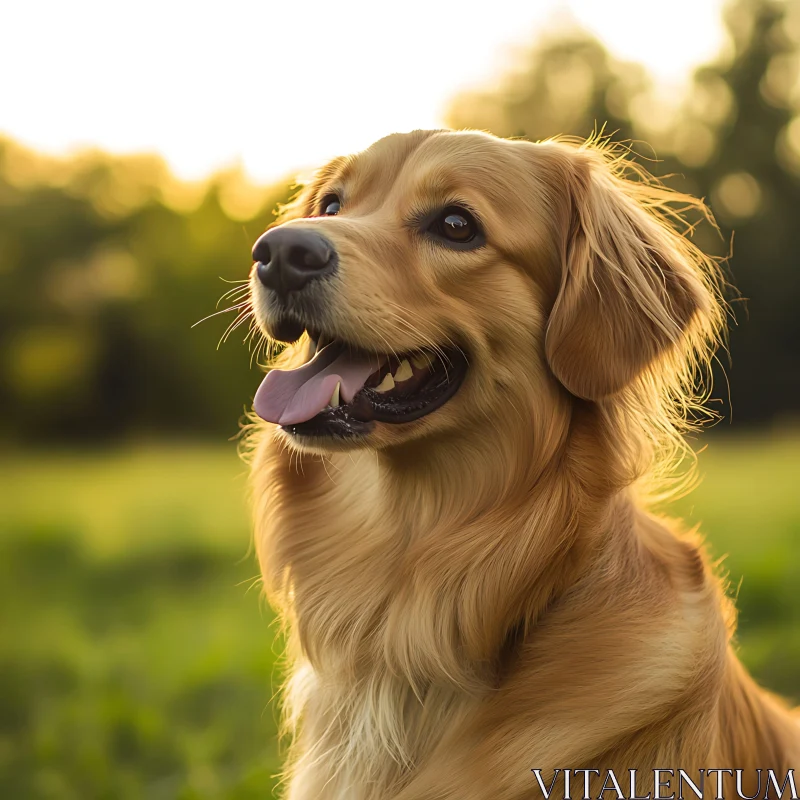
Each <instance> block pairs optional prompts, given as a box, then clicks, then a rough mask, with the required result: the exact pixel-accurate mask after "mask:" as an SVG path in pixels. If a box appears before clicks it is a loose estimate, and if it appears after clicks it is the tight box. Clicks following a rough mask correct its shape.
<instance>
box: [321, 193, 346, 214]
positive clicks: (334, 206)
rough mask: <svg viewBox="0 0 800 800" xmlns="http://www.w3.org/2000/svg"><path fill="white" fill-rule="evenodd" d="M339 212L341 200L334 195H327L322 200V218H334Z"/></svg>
mask: <svg viewBox="0 0 800 800" xmlns="http://www.w3.org/2000/svg"><path fill="white" fill-rule="evenodd" d="M341 210H342V203H341V200H339V198H338V197H337V196H336V195H335V194H327V195H325V197H323V198H322V202H321V203H320V212H321V215H322V216H323V217H335V216H336V215H337V214H338V213H339V212H340V211H341Z"/></svg>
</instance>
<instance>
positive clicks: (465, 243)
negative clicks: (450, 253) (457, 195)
mask: <svg viewBox="0 0 800 800" xmlns="http://www.w3.org/2000/svg"><path fill="white" fill-rule="evenodd" d="M427 231H428V233H429V234H431V235H433V236H434V237H435V238H437V239H439V240H440V241H444V243H446V244H447V245H448V246H449V247H455V248H456V249H459V250H461V249H472V248H474V247H479V246H480V245H481V244H483V241H484V238H483V234H482V232H481V229H480V226H479V225H478V222H477V220H476V219H475V217H473V216H472V214H471V213H470V212H469V211H467V209H466V208H462V207H461V206H448V207H447V208H445V209H443V210H442V211H440V212H439V214H437V215H436V217H435V218H434V219H433V221H432V222H431V223H430V224H429V225H428V227H427Z"/></svg>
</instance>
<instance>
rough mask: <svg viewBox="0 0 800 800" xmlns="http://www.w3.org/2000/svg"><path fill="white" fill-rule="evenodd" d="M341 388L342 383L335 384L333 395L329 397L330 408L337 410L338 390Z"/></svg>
mask: <svg viewBox="0 0 800 800" xmlns="http://www.w3.org/2000/svg"><path fill="white" fill-rule="evenodd" d="M341 386H342V382H341V381H339V382H338V383H337V384H336V388H335V389H334V390H333V394H332V395H331V402H330V406H331V407H332V408H339V389H340V388H341Z"/></svg>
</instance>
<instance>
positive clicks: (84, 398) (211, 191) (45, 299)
mask: <svg viewBox="0 0 800 800" xmlns="http://www.w3.org/2000/svg"><path fill="white" fill-rule="evenodd" d="M289 194H290V190H289V187H288V184H281V185H278V186H277V187H274V188H272V189H264V188H259V187H253V186H250V185H249V184H248V183H247V182H246V181H245V180H244V178H243V176H242V174H241V171H239V170H233V171H230V172H228V173H225V174H222V175H218V176H217V177H216V178H214V179H213V180H211V181H210V182H208V183H206V184H204V185H198V186H191V185H186V184H180V183H179V182H177V181H175V180H174V179H173V178H172V177H171V176H170V175H169V173H168V171H167V169H166V167H165V165H164V164H163V163H162V162H161V161H160V160H158V159H156V158H153V157H135V158H111V157H108V156H104V155H102V154H99V153H90V154H86V155H84V156H81V157H79V158H76V159H73V160H69V161H59V160H56V159H50V158H45V157H42V156H38V155H36V154H34V153H31V152H29V151H27V150H25V149H23V148H21V147H19V146H17V145H15V144H13V143H11V142H8V141H6V142H1V143H0V412H1V413H0V436H2V437H3V438H5V439H22V440H24V439H37V438H41V439H48V440H50V439H53V438H54V437H55V438H59V439H72V440H75V441H81V442H86V441H91V440H93V439H100V440H102V439H108V438H115V437H120V436H125V435H129V434H132V433H137V434H141V433H144V434H146V433H171V434H177V435H182V434H197V433H204V432H206V433H208V432H213V433H215V434H217V435H219V434H227V435H233V434H235V433H236V430H237V427H236V423H237V420H238V419H239V417H240V416H241V414H242V412H243V410H244V409H245V407H246V406H247V405H248V402H249V400H250V399H251V397H252V395H253V392H254V390H255V387H256V386H257V384H258V380H259V377H258V374H257V370H256V369H255V368H254V367H252V366H251V364H250V363H249V360H250V354H249V352H248V348H247V347H244V346H241V344H239V346H232V347H230V348H228V349H227V350H226V352H225V353H224V354H219V353H218V352H217V343H218V340H219V339H220V336H221V334H222V333H223V331H224V330H225V328H226V326H227V324H228V323H229V322H231V321H232V320H233V319H234V318H235V316H236V313H237V310H234V312H233V313H231V314H228V315H220V316H219V317H217V318H215V319H211V320H209V321H207V322H205V323H203V324H202V325H200V326H198V327H196V328H194V329H192V325H193V324H194V323H196V322H198V320H200V319H201V318H203V317H205V316H207V315H209V314H212V313H214V311H215V304H216V301H217V300H218V298H219V297H220V296H221V295H222V294H223V293H224V292H225V291H227V290H230V289H231V288H232V286H231V284H230V283H223V282H222V281H220V278H223V279H224V280H226V281H229V282H230V281H236V280H243V279H245V278H246V277H247V274H248V271H249V266H250V263H251V261H250V247H251V245H252V242H253V241H254V240H255V239H256V237H257V236H258V234H259V233H260V232H261V231H262V230H263V229H264V227H265V226H266V225H267V224H268V223H269V221H270V220H271V219H272V215H271V211H272V209H273V208H275V207H276V205H277V204H278V203H280V202H285V201H286V200H287V198H288V196H289ZM240 299H241V298H239V299H237V297H236V296H234V298H233V300H231V301H228V303H227V305H236V304H237V303H238V302H239V300H240ZM224 307H225V306H220V308H224ZM246 332H247V324H245V325H244V326H243V327H241V328H240V329H239V333H240V334H241V335H239V336H238V338H239V340H241V339H242V338H243V336H244V334H245V333H246ZM237 335H238V334H237Z"/></svg>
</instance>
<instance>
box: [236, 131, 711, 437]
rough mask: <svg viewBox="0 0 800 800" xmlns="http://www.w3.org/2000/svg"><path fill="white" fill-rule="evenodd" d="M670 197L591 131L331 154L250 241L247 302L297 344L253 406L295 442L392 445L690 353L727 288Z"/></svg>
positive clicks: (556, 399) (620, 389) (404, 137)
mask: <svg viewBox="0 0 800 800" xmlns="http://www.w3.org/2000/svg"><path fill="white" fill-rule="evenodd" d="M674 197H675V195H673V194H672V193H669V192H667V190H665V189H661V188H659V187H655V186H653V185H652V184H651V183H648V182H646V181H643V180H635V179H634V180H629V179H626V178H624V177H622V175H621V168H620V162H619V160H617V159H615V158H614V157H613V156H612V155H610V154H609V153H608V152H607V151H606V150H604V149H603V148H600V147H597V146H591V145H588V146H583V147H579V146H575V145H572V144H568V143H564V142H555V141H554V142H545V143H540V144H532V143H530V142H523V141H508V140H501V139H497V138H494V137H492V136H489V135H486V134H482V133H474V132H460V133H455V132H449V131H418V132H414V133H410V134H396V135H392V136H389V137H387V138H385V139H381V140H380V141H378V142H377V143H376V144H374V145H372V146H371V147H370V148H369V149H367V150H365V151H364V152H361V153H359V154H357V155H355V156H351V157H347V158H339V159H336V160H334V161H333V162H331V163H330V164H328V165H327V166H326V167H324V168H323V169H322V170H320V171H319V172H318V174H317V175H316V177H315V179H314V181H313V182H312V183H310V184H309V185H307V186H306V187H305V188H304V190H303V191H302V192H301V194H300V195H299V197H298V198H297V200H296V201H295V202H294V203H293V204H292V205H291V206H290V207H289V208H288V209H286V211H285V213H284V214H283V216H282V217H281V219H280V220H279V223H278V224H276V225H275V226H273V227H272V228H271V229H270V230H268V231H267V232H266V233H265V234H264V235H263V236H261V238H260V239H259V240H258V241H257V242H256V244H255V247H254V248H253V257H254V260H255V262H256V263H255V264H254V266H253V270H252V274H251V292H252V300H253V308H254V312H255V315H256V319H257V321H258V323H259V325H260V327H261V328H262V330H263V331H264V332H265V333H266V335H267V336H269V337H271V338H273V339H276V340H279V341H282V342H287V343H290V346H289V347H288V348H287V349H286V351H285V353H284V354H283V355H282V356H281V360H280V362H279V364H278V366H277V368H276V369H273V370H272V371H271V372H270V373H269V374H268V375H267V377H266V379H265V381H264V383H263V384H262V386H261V387H260V389H259V391H258V393H257V395H256V400H255V409H256V412H257V413H258V414H259V415H260V416H261V417H263V418H265V419H267V420H268V421H271V422H274V423H277V424H278V425H280V426H281V428H282V429H283V431H284V433H285V435H286V436H288V437H290V438H291V440H292V441H293V442H294V444H295V445H296V446H298V447H302V448H307V449H311V450H316V451H329V450H332V449H342V448H348V447H375V448H385V447H390V446H393V445H396V444H400V443H402V442H406V441H409V440H411V439H418V438H420V437H425V436H431V435H437V434H442V433H445V432H447V431H454V430H462V429H466V428H467V426H469V428H470V429H474V427H475V426H481V425H483V426H487V424H489V425H490V424H491V423H492V421H493V420H496V419H498V417H501V416H502V417H511V416H514V415H516V416H518V417H519V418H520V419H525V418H528V417H530V416H531V415H533V416H536V415H539V416H543V417H545V418H546V417H547V416H548V415H553V414H558V413H559V412H560V410H562V411H563V410H565V409H567V410H568V408H569V406H570V404H571V403H573V402H575V398H580V399H581V400H582V401H590V402H593V403H598V404H603V403H608V402H610V401H611V400H612V399H613V398H615V397H618V396H620V395H621V394H622V393H624V392H625V390H626V389H627V388H628V387H630V386H631V385H632V384H634V383H636V382H637V381H639V382H641V381H648V380H651V379H652V376H653V374H654V370H655V369H656V367H658V368H659V369H661V370H663V369H664V368H665V367H664V365H668V368H670V369H674V370H678V371H680V370H685V368H686V363H688V362H689V361H690V360H691V356H690V354H691V352H692V351H694V350H696V348H697V343H698V341H699V340H700V339H701V338H706V339H708V338H713V336H714V334H715V331H716V330H717V328H718V325H719V306H718V304H717V301H716V300H715V293H714V288H713V279H711V278H710V277H709V274H710V273H709V270H708V267H709V266H710V262H708V260H707V259H705V258H704V257H703V256H702V254H700V253H699V251H698V250H697V249H696V248H695V247H694V246H693V245H692V244H691V243H690V242H689V241H688V240H687V239H685V238H684V237H682V236H681V235H680V234H679V233H677V232H676V231H675V230H674V229H673V227H672V226H671V225H670V224H669V216H670V215H669V211H668V206H667V203H668V202H670V201H671V200H672V199H673V198H674ZM678 199H681V200H683V201H685V202H693V203H694V204H695V205H699V203H698V202H697V201H691V200H690V199H689V198H685V197H681V198H678ZM676 219H677V217H676ZM676 354H677V355H678V357H677V358H676ZM681 354H682V355H681Z"/></svg>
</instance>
